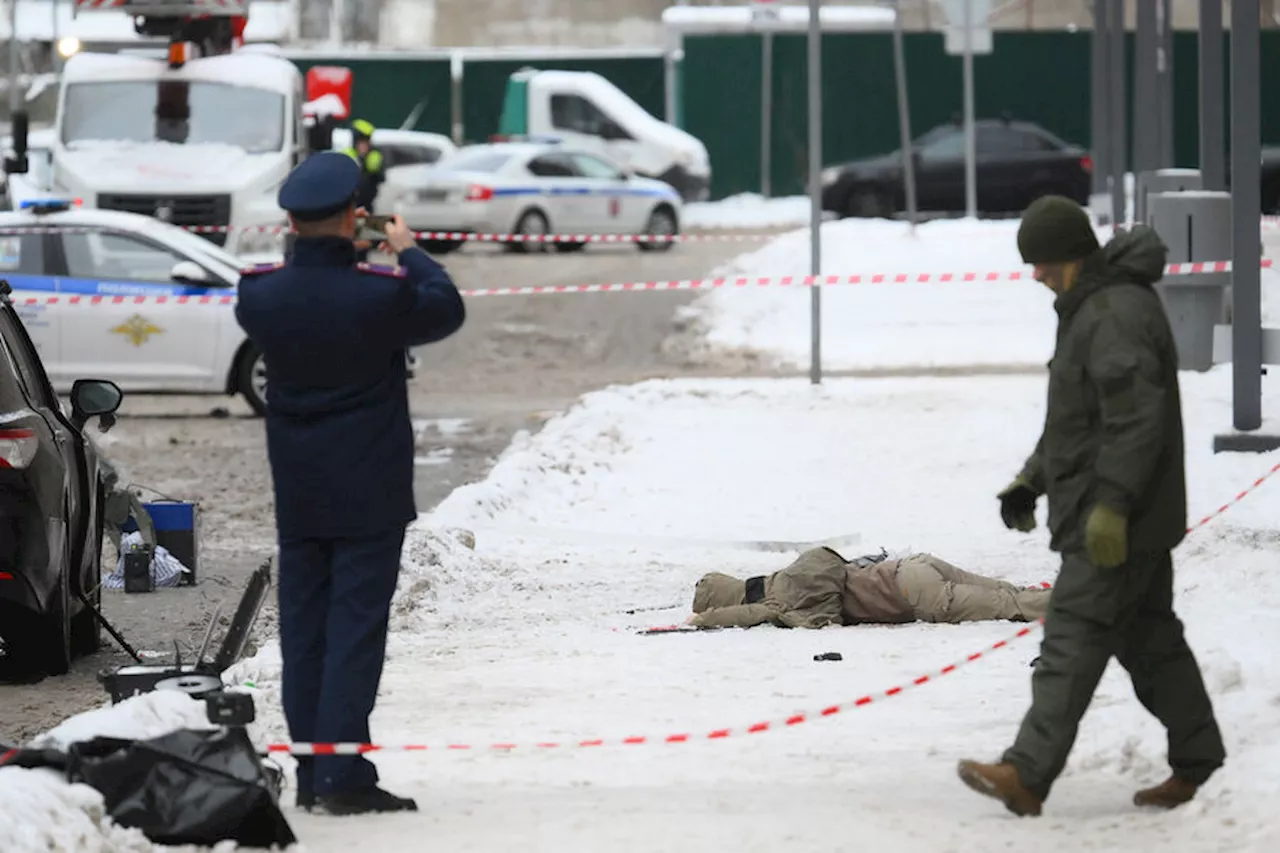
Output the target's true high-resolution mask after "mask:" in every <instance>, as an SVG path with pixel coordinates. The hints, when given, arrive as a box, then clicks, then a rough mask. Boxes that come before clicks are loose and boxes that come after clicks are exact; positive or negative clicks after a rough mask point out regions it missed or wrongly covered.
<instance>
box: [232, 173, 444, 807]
mask: <svg viewBox="0 0 1280 853" xmlns="http://www.w3.org/2000/svg"><path fill="white" fill-rule="evenodd" d="M360 180H361V175H360V166H359V165H358V164H357V163H356V162H355V161H354V160H352V159H351V158H350V157H347V156H346V155H344V154H340V153H337V152H325V153H321V154H315V155H312V156H311V157H309V158H308V159H307V160H305V161H304V162H303V163H302V164H301V165H300V166H298V167H297V168H296V169H295V170H294V171H293V174H291V175H290V176H289V178H288V180H286V181H285V183H284V186H282V187H281V189H280V196H279V201H280V206H281V207H282V208H284V209H285V210H286V211H287V212H288V213H289V216H290V220H291V222H292V225H293V227H294V230H295V231H296V232H297V240H296V242H295V245H294V249H293V253H292V255H291V256H290V258H289V260H288V261H287V262H286V263H284V264H278V265H272V266H268V267H258V268H255V269H253V270H249V271H247V272H246V273H244V275H243V276H242V278H241V280H240V287H239V299H238V302H237V305H236V318H237V320H238V321H239V323H240V325H241V326H242V327H243V328H244V330H245V332H246V333H247V334H248V336H249V338H250V340H252V341H253V343H254V344H255V345H256V346H258V347H259V349H261V350H262V353H263V355H264V358H265V361H266V363H267V364H268V365H269V370H270V379H269V382H268V384H267V409H268V411H267V417H266V428H267V453H268V458H269V459H270V463H271V473H272V479H273V481H274V490H275V509H276V531H277V535H278V537H279V545H280V572H279V574H280V591H279V600H280V646H281V652H282V655H283V658H284V685H283V701H284V712H285V717H286V719H287V720H288V723H289V734H290V737H291V738H292V739H293V740H294V741H295V742H317V743H332V742H358V743H368V742H369V740H370V736H369V715H370V713H371V712H372V711H373V706H374V702H375V700H376V698H377V693H378V683H379V681H380V680H381V676H382V665H383V659H384V656H385V653H386V639H387V621H388V616H389V612H390V606H391V596H392V593H393V592H394V591H395V588H396V579H397V576H398V575H399V571H400V549H401V546H402V544H403V542H404V534H405V527H406V525H407V524H408V523H409V522H411V521H412V520H413V519H414V518H415V517H416V516H417V509H416V506H415V504H414V498H413V454H414V447H413V429H412V426H411V424H410V420H409V395H408V387H407V381H406V375H405V352H406V349H407V348H408V347H412V346H420V345H423V344H427V343H431V342H433V341H439V340H442V339H444V338H446V337H448V336H449V335H451V334H453V333H454V332H456V331H457V330H458V329H459V328H461V327H462V324H463V321H464V319H465V309H464V307H463V303H462V297H461V296H460V295H459V293H458V290H457V288H456V287H455V286H454V284H453V282H452V280H451V279H450V278H449V276H448V274H447V273H446V272H445V271H444V268H443V267H441V266H440V265H439V264H437V263H436V262H435V261H433V260H432V259H431V258H429V257H428V256H427V255H426V253H425V252H423V251H422V250H421V249H419V248H417V246H416V245H415V243H414V239H413V234H412V233H411V232H410V231H409V229H408V228H406V227H405V224H404V222H403V221H402V220H401V219H400V218H399V217H396V218H395V220H394V221H393V222H391V223H390V224H389V225H388V227H387V239H386V242H385V243H384V244H383V247H382V248H383V251H388V252H391V253H394V254H396V255H397V256H398V260H399V266H392V267H379V266H372V265H369V264H358V263H357V262H356V249H355V245H354V242H353V239H354V237H355V233H356V217H357V215H358V214H361V213H362V212H363V211H360V210H358V209H357V208H356V206H355V201H354V198H355V194H356V191H357V189H358V188H359V186H360ZM377 782H378V774H377V770H376V768H375V767H374V765H373V764H372V763H371V762H370V761H368V760H367V759H365V758H364V757H362V756H356V755H352V756H320V757H316V758H302V759H300V760H299V762H298V804H299V805H300V806H301V807H303V808H311V807H313V806H314V807H318V808H321V809H323V810H325V811H327V812H329V813H332V814H357V813H362V812H373V811H377V812H384V811H404V810H416V809H417V805H416V804H415V803H414V801H413V800H410V799H405V798H401V797H397V796H394V795H393V794H390V793H388V792H387V791H384V790H383V789H381V788H379V787H378V786H377Z"/></svg>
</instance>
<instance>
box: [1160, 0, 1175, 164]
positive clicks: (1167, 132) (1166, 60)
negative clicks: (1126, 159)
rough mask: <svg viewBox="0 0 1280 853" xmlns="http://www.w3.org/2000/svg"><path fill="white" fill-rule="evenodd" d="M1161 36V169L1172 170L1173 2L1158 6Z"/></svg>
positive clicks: (1168, 1) (1167, 0) (1164, 1)
mask: <svg viewBox="0 0 1280 853" xmlns="http://www.w3.org/2000/svg"><path fill="white" fill-rule="evenodd" d="M1156 13H1157V15H1158V19H1157V23H1158V30H1159V36H1160V44H1159V53H1158V57H1157V58H1158V62H1157V65H1156V70H1157V71H1158V72H1159V75H1160V78H1159V79H1160V136H1159V138H1160V149H1159V155H1160V168H1161V169H1172V168H1173V165H1174V163H1175V162H1176V160H1175V159H1174V150H1173V0H1159V5H1157V6H1156Z"/></svg>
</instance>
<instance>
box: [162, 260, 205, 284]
mask: <svg viewBox="0 0 1280 853" xmlns="http://www.w3.org/2000/svg"><path fill="white" fill-rule="evenodd" d="M169 277H170V278H171V279H173V280H174V281H179V282H183V283H185V284H208V282H209V273H207V272H206V271H205V268H204V267H202V266H200V265H199V264H197V263H196V262H195V261H178V262H177V263H176V264H174V265H173V271H172V272H170V273H169Z"/></svg>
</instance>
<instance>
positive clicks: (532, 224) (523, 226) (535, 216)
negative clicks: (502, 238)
mask: <svg viewBox="0 0 1280 853" xmlns="http://www.w3.org/2000/svg"><path fill="white" fill-rule="evenodd" d="M550 229H551V226H550V224H548V222H547V217H546V215H545V214H543V213H542V212H541V211H538V210H526V211H525V212H524V214H523V215H522V216H521V217H520V221H519V222H517V223H516V233H517V234H519V235H522V236H524V237H543V236H545V235H547V234H549V233H550ZM548 247H549V244H548V243H547V241H546V240H520V241H517V242H514V243H512V244H511V248H512V250H513V251H516V252H521V253H523V254H526V255H528V254H533V253H535V252H536V253H538V254H543V253H545V252H546V251H547V249H548Z"/></svg>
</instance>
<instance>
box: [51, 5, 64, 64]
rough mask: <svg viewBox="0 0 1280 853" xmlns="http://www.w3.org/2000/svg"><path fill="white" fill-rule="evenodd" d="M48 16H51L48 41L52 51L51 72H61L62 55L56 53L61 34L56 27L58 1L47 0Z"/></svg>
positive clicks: (59, 29)
mask: <svg viewBox="0 0 1280 853" xmlns="http://www.w3.org/2000/svg"><path fill="white" fill-rule="evenodd" d="M49 14H50V15H51V16H52V19H51V21H50V25H51V26H52V28H53V30H52V32H53V37H52V38H51V39H50V40H49V44H50V45H51V46H52V47H53V50H52V51H50V53H52V54H53V57H52V58H53V70H54V71H55V72H57V71H61V70H62V54H61V53H59V52H58V41H59V39H60V32H61V28H60V27H59V26H58V0H49Z"/></svg>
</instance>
